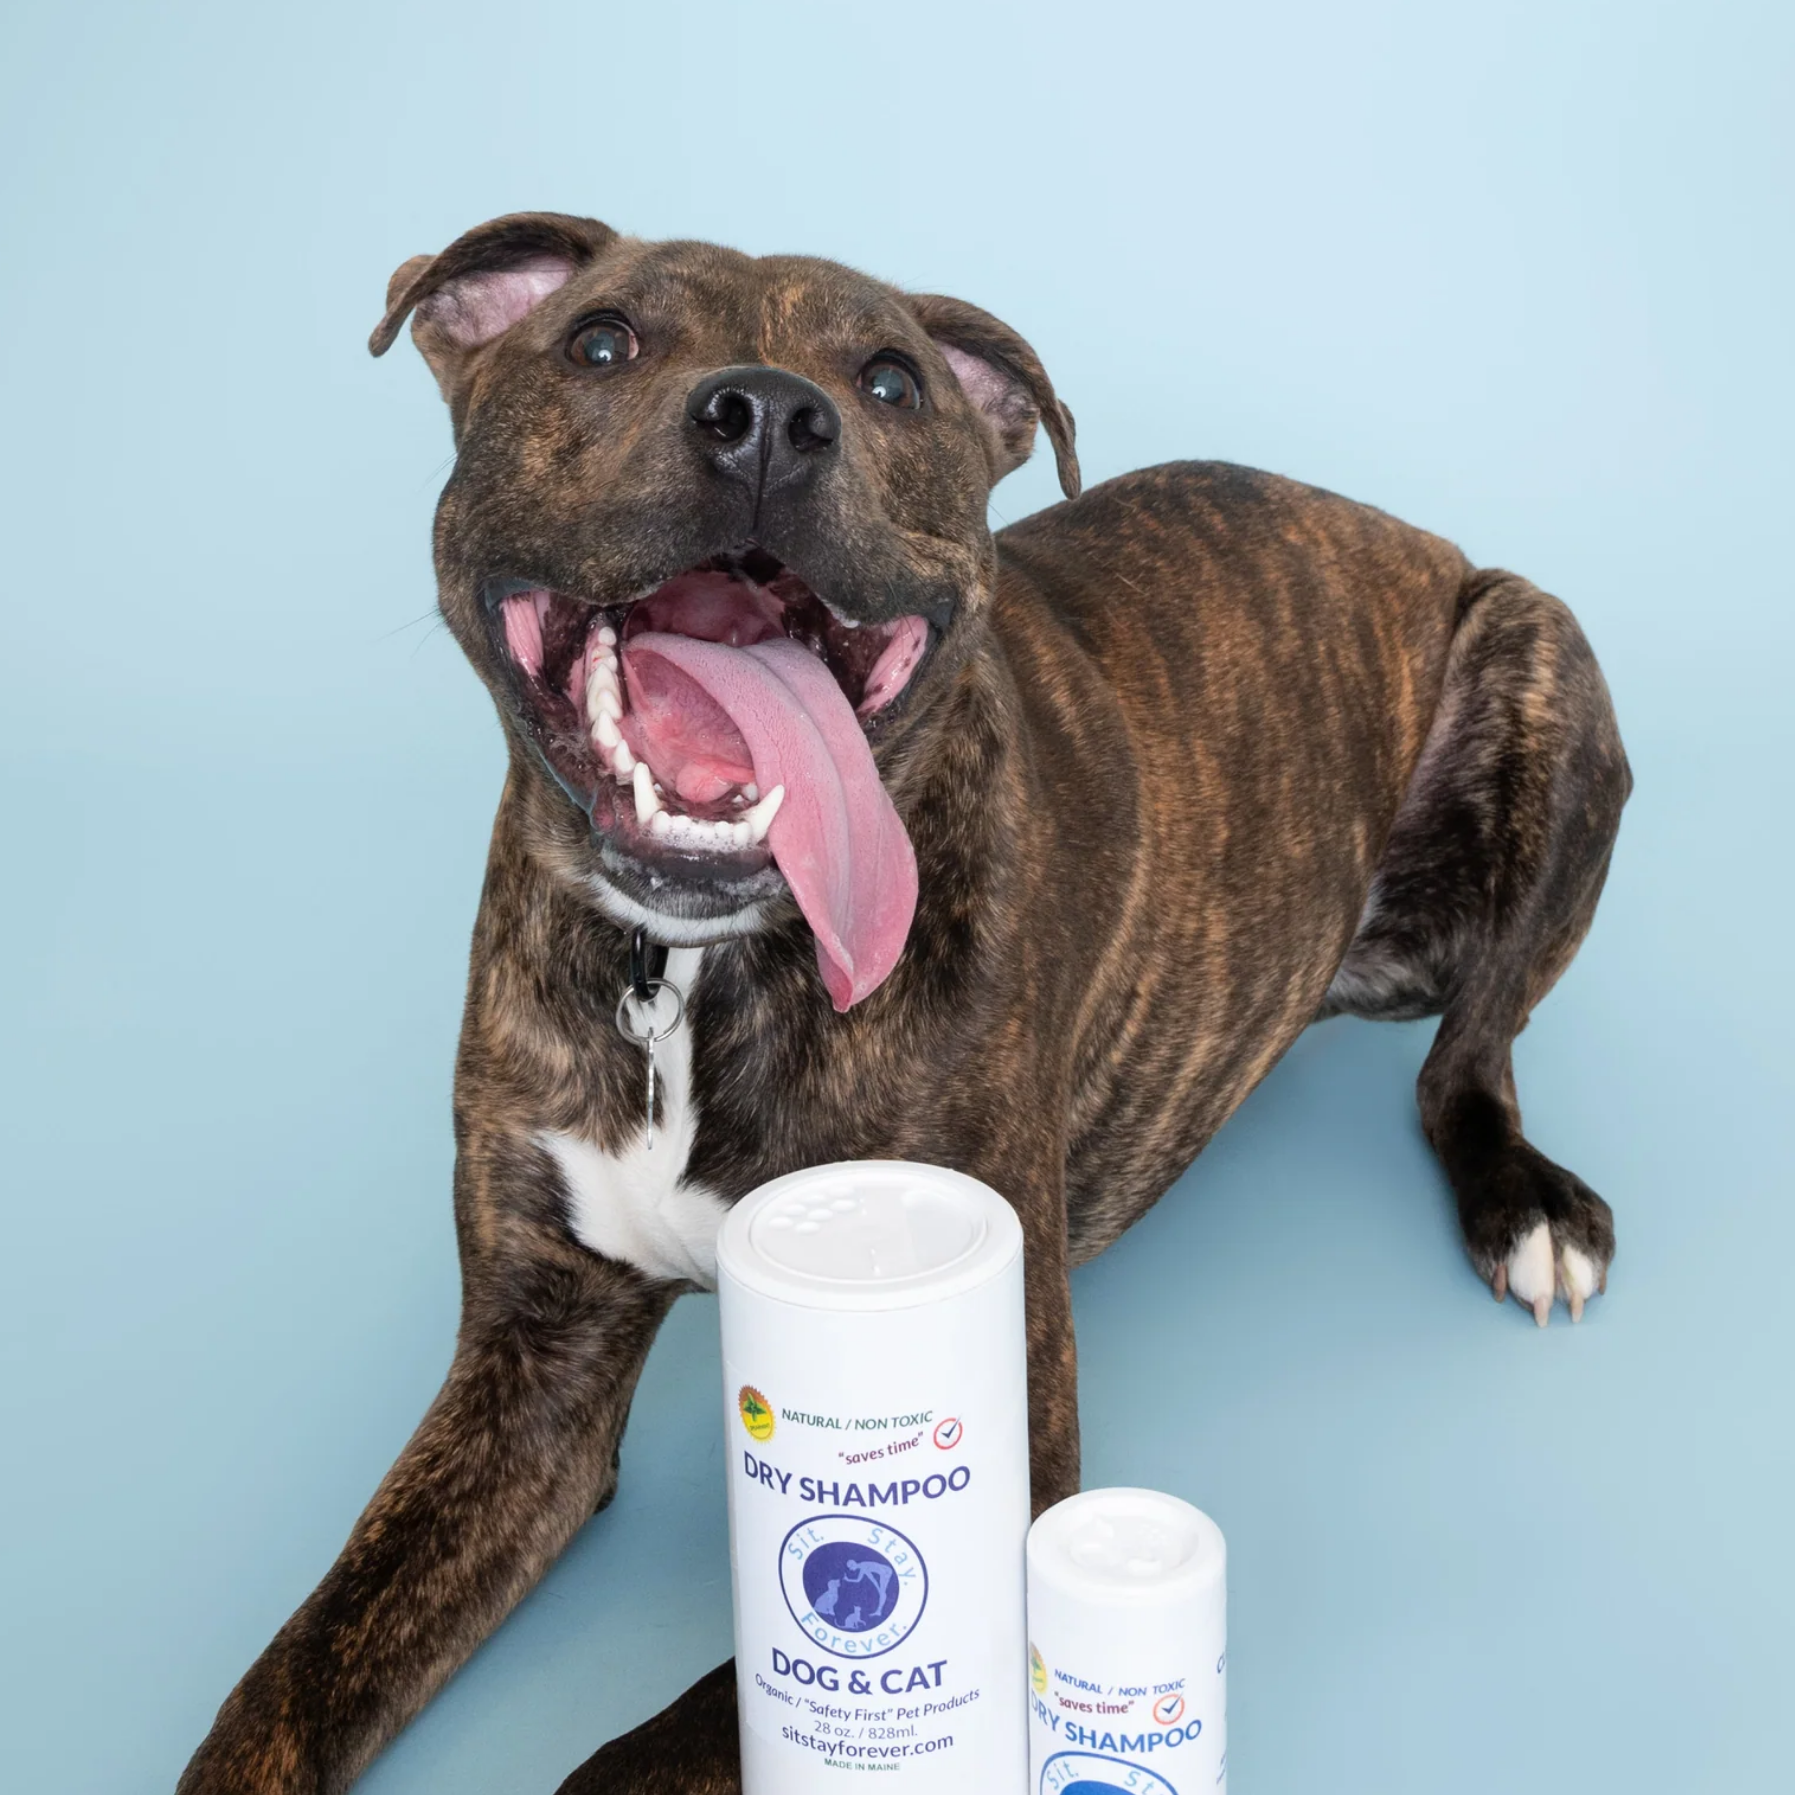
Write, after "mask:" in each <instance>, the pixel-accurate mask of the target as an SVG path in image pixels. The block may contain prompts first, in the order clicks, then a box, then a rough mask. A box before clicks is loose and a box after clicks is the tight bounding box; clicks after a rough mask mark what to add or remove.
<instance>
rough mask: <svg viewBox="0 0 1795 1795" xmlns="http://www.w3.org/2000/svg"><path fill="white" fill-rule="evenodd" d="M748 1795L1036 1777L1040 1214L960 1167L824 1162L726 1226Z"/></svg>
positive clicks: (930, 1793)
mask: <svg viewBox="0 0 1795 1795" xmlns="http://www.w3.org/2000/svg"><path fill="white" fill-rule="evenodd" d="M717 1289H718V1296H719V1298H720V1305H721V1310H722V1323H723V1377H724V1404H725V1417H726V1418H725V1426H726V1427H727V1429H728V1439H729V1450H728V1453H727V1455H726V1463H727V1465H728V1470H729V1555H730V1567H731V1570H732V1572H733V1580H734V1586H735V1638H736V1682H737V1689H738V1693H739V1696H740V1704H741V1736H742V1786H743V1790H744V1795H810V1792H811V1791H818V1790H831V1791H839V1790H840V1789H841V1788H842V1787H843V1786H844V1783H848V1782H850V1781H854V1782H856V1784H857V1783H858V1778H850V1777H847V1776H844V1774H843V1773H844V1771H850V1772H857V1773H860V1775H861V1776H864V1777H866V1778H867V1779H868V1781H869V1782H870V1780H871V1778H872V1776H873V1775H874V1774H877V1776H878V1783H877V1786H878V1787H880V1788H882V1789H885V1790H887V1791H890V1795H974V1792H975V1791H976V1792H977V1795H1023V1789H1024V1785H1025V1783H1026V1782H1027V1778H1028V1721H1027V1698H1026V1694H1025V1682H1024V1678H1023V1675H1022V1671H1021V1666H1022V1663H1023V1650H1024V1630H1023V1602H1024V1581H1025V1575H1024V1568H1023V1567H1024V1546H1025V1540H1026V1537H1027V1533H1028V1514H1029V1501H1028V1387H1027V1363H1026V1355H1027V1347H1026V1338H1025V1332H1024V1325H1023V1305H1022V1229H1021V1226H1020V1224H1019V1223H1018V1222H1017V1220H1016V1216H1015V1212H1014V1211H1013V1210H1012V1209H1011V1208H1010V1206H1009V1204H1008V1203H1006V1202H1005V1201H1004V1200H1003V1198H1002V1197H1000V1196H999V1195H998V1194H997V1193H996V1192H995V1191H994V1190H992V1189H990V1188H989V1187H988V1186H986V1185H983V1184H980V1183H979V1182H978V1181H977V1180H976V1179H973V1178H967V1177H964V1176H962V1175H961V1174H960V1173H958V1172H949V1171H944V1170H942V1169H941V1168H939V1167H936V1166H928V1165H914V1164H910V1163H908V1162H903V1161H895V1160H890V1161H887V1160H869V1161H857V1162H850V1163H847V1164H843V1165H830V1166H818V1167H816V1168H814V1169H813V1170H810V1171H804V1172H794V1173H793V1174H792V1175H791V1176H790V1177H786V1178H779V1179H775V1180H774V1181H773V1182H772V1183H771V1184H766V1185H763V1186H762V1187H761V1188H760V1189H759V1190H757V1191H754V1192H752V1193H751V1194H750V1195H748V1196H747V1197H744V1198H743V1199H742V1201H741V1202H740V1203H738V1204H737V1205H736V1207H735V1208H734V1209H733V1210H732V1211H731V1212H730V1214H729V1216H728V1218H727V1219H726V1220H725V1222H724V1224H723V1228H722V1232H721V1234H720V1236H719V1238H718V1243H717Z"/></svg>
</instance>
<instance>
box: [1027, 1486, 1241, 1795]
mask: <svg viewBox="0 0 1795 1795" xmlns="http://www.w3.org/2000/svg"><path fill="white" fill-rule="evenodd" d="M1028 1636H1029V1723H1028V1759H1029V1790H1030V1795H1211V1791H1213V1790H1217V1789H1220V1790H1224V1791H1225V1790H1226V1788H1227V1786H1228V1736H1227V1709H1228V1554H1227V1548H1226V1546H1225V1545H1224V1544H1223V1542H1222V1533H1221V1529H1220V1528H1219V1527H1217V1526H1216V1524H1215V1523H1214V1522H1213V1521H1212V1520H1210V1518H1209V1517H1208V1516H1207V1515H1206V1514H1204V1513H1203V1512H1202V1510H1201V1509H1196V1508H1192V1507H1191V1505H1190V1504H1189V1503H1188V1502H1181V1501H1179V1499H1178V1498H1177V1497H1176V1496H1167V1495H1164V1494H1162V1493H1161V1492H1160V1491H1158V1490H1130V1489H1114V1490H1086V1491H1084V1493H1083V1494H1082V1495H1077V1496H1070V1497H1068V1498H1067V1499H1066V1500H1065V1501H1064V1502H1060V1503H1056V1504H1055V1505H1054V1506H1053V1507H1052V1508H1050V1509H1048V1511H1047V1512H1046V1513H1045V1514H1044V1515H1042V1516H1041V1518H1040V1519H1039V1520H1038V1521H1036V1522H1035V1524H1034V1526H1033V1527H1032V1528H1030V1529H1029V1535H1028Z"/></svg>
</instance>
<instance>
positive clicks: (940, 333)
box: [905, 293, 1079, 499]
mask: <svg viewBox="0 0 1795 1795" xmlns="http://www.w3.org/2000/svg"><path fill="white" fill-rule="evenodd" d="M905 304H906V305H908V306H909V308H910V310H911V313H912V314H913V315H914V316H915V318H916V321H917V322H918V323H919V324H920V325H921V326H922V327H923V329H924V330H926V331H927V332H928V333H929V335H930V336H931V337H933V338H934V339H935V346H936V347H937V348H938V349H939V350H940V351H941V353H942V354H943V355H944V356H945V357H946V358H947V365H948V366H949V367H950V368H952V369H953V371H954V378H955V379H956V380H958V381H959V383H960V390H961V391H962V392H963V393H964V394H965V395H966V397H967V398H968V399H970V400H971V401H972V404H973V406H974V408H975V409H976V410H978V411H980V412H982V413H983V414H984V417H985V420H986V422H987V423H989V424H990V426H991V430H992V434H993V437H994V439H995V450H996V456H997V477H998V479H1000V480H1001V479H1002V478H1003V476H1004V475H1005V474H1007V473H1009V472H1011V471H1012V470H1013V469H1015V468H1019V467H1020V466H1021V465H1022V464H1023V462H1025V461H1026V460H1027V459H1028V458H1029V455H1030V453H1031V452H1032V451H1033V449H1034V446H1035V426H1036V425H1037V424H1041V425H1044V426H1045V427H1046V430H1047V440H1048V441H1049V442H1051V443H1052V444H1053V458H1054V461H1055V462H1056V463H1057V464H1058V467H1059V474H1060V490H1061V491H1062V492H1064V493H1065V495H1066V497H1067V498H1069V499H1075V498H1077V497H1078V490H1079V477H1078V454H1077V451H1076V450H1075V449H1074V448H1073V446H1072V438H1073V426H1072V413H1071V412H1070V411H1068V410H1067V409H1066V407H1065V406H1064V405H1062V404H1061V403H1060V401H1059V398H1058V397H1057V395H1056V394H1055V393H1054V390H1053V382H1052V381H1051V380H1049V379H1048V378H1047V370H1046V369H1045V368H1044V367H1042V366H1041V358H1040V357H1039V356H1038V355H1036V354H1035V352H1034V350H1032V349H1031V348H1030V347H1029V346H1028V344H1027V343H1025V342H1024V341H1023V340H1022V338H1021V337H1019V336H1017V334H1016V333H1015V331H1013V330H1011V329H1010V327H1009V326H1008V325H1007V324H1004V323H1002V322H1000V321H999V320H998V319H996V318H993V317H992V316H991V314H990V313H989V312H982V311H980V310H979V308H978V307H977V306H976V305H968V304H967V303H966V301H965V300H963V299H948V298H945V297H944V296H943V295H941V294H939V293H912V294H909V295H907V296H906V298H905Z"/></svg>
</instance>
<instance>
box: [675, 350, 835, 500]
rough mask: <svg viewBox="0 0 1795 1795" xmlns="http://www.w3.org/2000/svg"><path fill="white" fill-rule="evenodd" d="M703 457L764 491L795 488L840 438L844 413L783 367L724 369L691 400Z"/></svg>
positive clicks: (695, 391)
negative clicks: (787, 487) (783, 487)
mask: <svg viewBox="0 0 1795 1795" xmlns="http://www.w3.org/2000/svg"><path fill="white" fill-rule="evenodd" d="M686 417H687V419H688V420H689V421H690V423H691V426H692V430H693V433H694V435H695V437H696V439H697V442H698V446H699V450H700V452H701V453H702V454H703V455H704V457H705V459H706V460H708V461H709V462H710V463H711V465H712V466H713V467H715V468H716V469H717V470H718V471H719V472H720V473H724V474H728V475H730V476H731V477H732V478H734V479H737V480H741V481H743V482H745V483H746V484H747V485H749V486H752V487H753V488H755V490H756V491H757V492H759V493H767V492H774V491H776V490H777V489H778V488H780V487H782V486H792V485H795V484H796V483H797V482H798V481H800V480H803V479H805V478H807V477H808V476H809V474H810V473H811V471H812V470H813V469H814V468H815V467H816V466H817V465H818V464H819V463H820V462H823V461H825V460H827V459H828V457H829V456H830V455H831V454H832V453H833V452H834V450H835V446H836V444H837V443H838V442H839V441H840V440H841V413H840V412H838V411H837V410H836V409H835V402H834V400H832V399H831V398H830V397H829V395H828V394H827V393H826V392H824V391H823V389H822V388H821V387H820V386H815V385H813V384H812V383H811V382H810V381H808V380H806V379H804V377H803V376H802V375H800V374H790V373H787V372H786V370H785V369H784V368H757V367H743V368H725V369H723V371H722V372H721V373H718V374H711V375H708V376H707V377H706V378H705V379H703V380H701V381H699V383H698V384H697V385H696V386H695V387H693V389H692V392H691V395H690V397H689V398H688V399H687V400H686Z"/></svg>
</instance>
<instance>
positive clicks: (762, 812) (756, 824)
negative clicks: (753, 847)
mask: <svg viewBox="0 0 1795 1795" xmlns="http://www.w3.org/2000/svg"><path fill="white" fill-rule="evenodd" d="M784 802H785V787H784V786H783V785H776V786H774V787H773V789H772V790H771V791H770V792H768V793H767V795H766V796H765V797H764V798H762V799H761V801H760V802H759V803H758V804H756V805H755V806H754V808H753V809H752V810H750V811H749V812H748V814H747V815H746V816H744V817H743V818H742V819H741V820H742V822H743V823H745V824H746V825H747V828H748V840H749V841H764V840H766V835H767V831H768V830H769V829H770V828H771V827H772V826H773V818H774V817H776V816H777V815H778V814H779V806H780V805H781V804H783V803H784Z"/></svg>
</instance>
